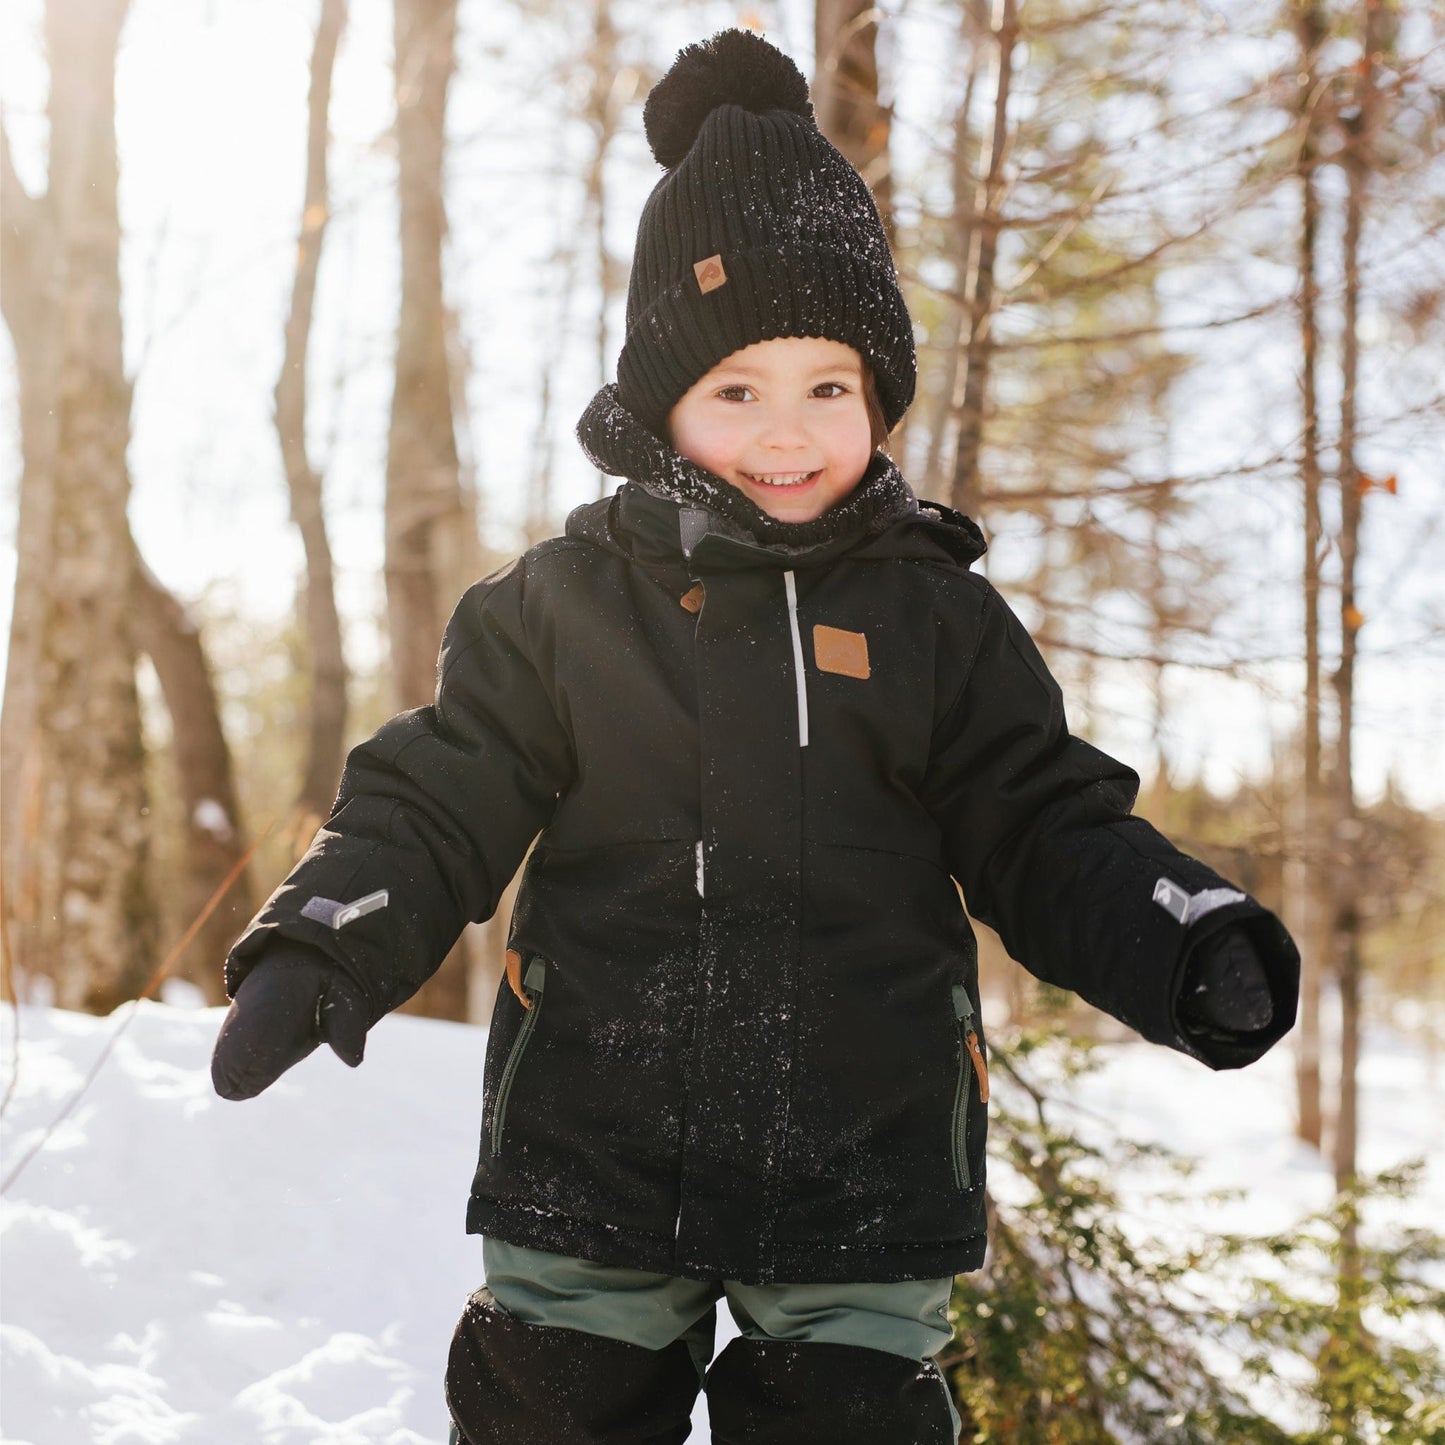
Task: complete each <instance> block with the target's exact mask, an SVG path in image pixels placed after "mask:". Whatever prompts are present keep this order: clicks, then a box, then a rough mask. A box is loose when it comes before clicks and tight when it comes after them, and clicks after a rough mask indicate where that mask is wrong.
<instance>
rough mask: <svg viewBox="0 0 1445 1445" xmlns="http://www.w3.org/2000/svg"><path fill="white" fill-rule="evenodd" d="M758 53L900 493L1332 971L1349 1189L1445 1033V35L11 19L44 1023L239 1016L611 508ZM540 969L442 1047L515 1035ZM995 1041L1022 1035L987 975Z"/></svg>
mask: <svg viewBox="0 0 1445 1445" xmlns="http://www.w3.org/2000/svg"><path fill="white" fill-rule="evenodd" d="M730 23H743V25H751V26H756V27H763V29H766V30H767V32H769V33H770V35H773V38H775V39H777V40H779V42H780V43H783V45H785V46H786V48H788V49H790V51H792V52H793V53H795V55H798V56H799V59H801V62H802V64H803V66H805V69H811V78H812V85H814V94H815V103H816V111H818V117H819V121H821V124H822V129H824V130H825V131H827V133H828V134H829V136H831V137H832V139H834V140H835V142H837V143H838V144H840V147H841V149H842V150H844V152H845V153H847V155H848V156H850V158H851V159H853V160H854V163H855V165H857V166H858V169H860V171H861V172H863V173H864V176H866V178H867V179H868V181H870V182H871V185H873V188H874V194H876V197H877V199H879V205H880V210H881V211H883V214H884V217H886V221H887V225H889V228H890V233H892V236H893V240H894V247H896V251H897V256H899V263H900V270H902V273H903V279H905V286H906V290H907V295H909V301H910V306H912V309H913V315H915V318H916V322H918V337H919V354H920V384H919V396H918V400H916V403H915V406H913V409H912V412H910V413H909V416H907V419H906V420H905V423H903V425H902V426H900V428H899V431H897V432H896V434H894V436H893V439H892V449H893V452H894V455H896V457H899V458H900V461H902V462H903V468H905V474H906V475H909V477H910V478H912V481H913V484H915V488H916V490H918V491H919V493H920V494H923V496H929V497H935V499H938V500H942V501H948V503H951V504H952V506H955V507H958V509H961V510H964V512H968V513H971V514H972V516H975V517H978V519H980V520H981V523H983V525H984V527H985V532H987V533H988V536H990V538H991V540H993V552H991V555H990V558H988V559H987V564H985V565H987V566H988V568H990V571H991V574H993V575H994V579H996V581H998V582H1000V584H1001V585H1004V587H1006V590H1007V591H1009V594H1010V595H1012V597H1013V598H1014V600H1016V601H1017V604H1019V605H1020V608H1022V610H1023V613H1025V616H1026V618H1027V620H1029V623H1030V624H1032V626H1033V629H1035V631H1036V634H1038V636H1039V639H1040V642H1042V644H1043V647H1045V652H1046V653H1048V656H1049V657H1051V662H1052V665H1053V666H1055V669H1056V670H1058V672H1059V675H1061V678H1062V681H1064V683H1065V692H1066V695H1068V696H1069V699H1071V707H1072V717H1074V724H1075V728H1077V730H1079V731H1084V733H1087V734H1091V736H1094V737H1097V738H1098V740H1100V741H1101V743H1103V744H1104V746H1108V747H1111V749H1114V750H1117V751H1120V753H1123V756H1126V757H1129V759H1131V760H1133V762H1134V763H1136V764H1137V766H1140V770H1142V772H1143V773H1144V775H1146V779H1147V788H1146V795H1144V799H1143V802H1142V809H1143V811H1144V812H1146V814H1147V815H1150V816H1152V818H1153V819H1156V821H1157V822H1159V824H1160V825H1162V827H1165V828H1166V829H1168V831H1170V832H1172V834H1175V835H1176V837H1178V838H1179V840H1181V841H1182V844H1183V845H1185V847H1188V848H1194V850H1195V851H1198V853H1201V854H1205V855H1207V857H1209V858H1211V860H1214V861H1217V863H1218V866H1220V867H1221V868H1222V870H1224V871H1225V873H1228V874H1231V876H1234V877H1238V879H1241V880H1243V881H1244V884H1246V886H1247V887H1250V889H1251V890H1254V892H1257V893H1259V894H1260V896H1261V897H1264V899H1266V900H1267V902H1270V903H1272V905H1273V906H1276V907H1279V909H1280V910H1282V912H1283V913H1285V916H1286V918H1287V919H1289V922H1290V925H1292V926H1293V931H1295V933H1296V936H1298V938H1299V939H1301V942H1302V945H1303V949H1305V958H1306V965H1308V967H1306V991H1305V1001H1303V1010H1302V1020H1301V1027H1299V1033H1298V1038H1296V1051H1298V1058H1299V1090H1301V1108H1299V1113H1301V1133H1302V1137H1305V1139H1309V1140H1312V1142H1315V1143H1324V1142H1325V1139H1327V1130H1329V1134H1331V1140H1332V1143H1334V1147H1335V1149H1337V1153H1338V1156H1340V1165H1341V1176H1342V1178H1345V1176H1348V1173H1350V1172H1351V1170H1350V1160H1351V1157H1353V1147H1354V1146H1353V1133H1354V1130H1355V1127H1357V1126H1355V1120H1354V1108H1353V1091H1351V1087H1350V1074H1351V1069H1353V1062H1354V1058H1355V1055H1357V1051H1358V1027H1360V1019H1361V1014H1363V1010H1368V1009H1374V1010H1392V1017H1393V1019H1394V1020H1396V1022H1397V1023H1400V1025H1405V1026H1413V1027H1420V1029H1425V1030H1426V1032H1431V1030H1435V1032H1438V1029H1439V1020H1441V1017H1442V1009H1441V1007H1439V1006H1441V1004H1442V1001H1445V867H1442V860H1445V814H1442V802H1445V769H1442V767H1441V763H1439V750H1441V747H1442V746H1445V722H1442V715H1445V669H1442V666H1441V663H1442V659H1445V578H1442V569H1441V566H1439V562H1438V559H1439V556H1441V552H1442V543H1445V486H1442V470H1441V465H1442V447H1441V442H1442V439H1445V425H1442V423H1445V363H1442V358H1445V236H1442V228H1445V156H1442V147H1441V136H1442V129H1445V53H1442V40H1445V22H1442V17H1441V13H1439V10H1438V9H1436V7H1433V6H1432V4H1429V3H1425V0H1419V3H1415V0H1340V3H1324V0H1319V3H1305V0H1289V3H1282V4H1276V6H1273V7H1257V6H1246V4H1230V3H1221V4H1205V3H1183V0H1181V3H1170V4H1159V3H1133V0H1108V3H1104V4H1098V3H1092V0H1091V3H1075V0H1027V3H1017V0H987V3H983V0H894V3H893V4H890V6H883V7H868V6H866V4H861V3H855V0H816V3H815V4H803V3H795V4H759V6H750V7H743V9H741V10H738V9H737V7H736V6H725V4H708V3H701V0H698V3H689V4H679V6H675V7H672V9H670V10H669V13H668V14H666V17H659V16H657V13H656V10H655V9H653V7H644V6H640V4H629V3H624V0H611V3H608V0H588V3H582V0H572V3H562V0H552V3H548V0H510V3H496V4H488V6H481V4H475V3H473V4H468V6H458V3H457V0H394V4H393V6H390V7H387V6H383V4H381V3H380V0H377V3H371V4H354V6H353V9H351V13H348V7H347V4H345V3H342V0H324V3H321V4H319V6H316V7H312V12H311V13H306V14H302V13H301V12H299V10H296V12H295V13H292V10H285V12H283V10H282V9H279V7H275V9H266V7H257V6H250V7H240V6H237V4H234V0H231V3H228V0H212V3H211V4H210V6H207V7H201V9H199V10H198V12H197V14H191V16H186V17H185V19H181V17H179V16H178V13H176V10H175V7H168V6H165V4H160V3H158V0H131V3H126V0H45V3H43V4H42V0H32V3H30V7H29V13H27V14H25V13H22V7H20V6H16V7H10V9H9V10H7V22H6V25H7V32H6V35H4V40H6V45H4V49H6V52H7V55H9V59H7V61H6V68H4V69H3V71H0V81H3V84H4V90H3V92H0V98H3V101H4V111H3V131H0V182H3V189H0V207H3V228H0V234H3V254H0V264H3V314H4V321H6V332H7V335H9V342H10V354H9V358H7V363H9V366H7V368H6V370H7V371H9V376H10V377H12V379H13V383H12V389H10V397H9V399H10V405H9V406H7V407H6V410H4V426H6V429H7V431H9V432H10V436H12V445H10V451H9V455H7V461H9V465H7V468H6V477H4V481H6V484H7V488H9V490H7V500H9V507H7V513H6V516H7V520H9V523H10V527H12V530H10V532H9V538H10V540H12V546H13V559H14V572H13V604H12V610H10V623H9V653H7V666H6V683H4V712H3V724H4V725H3V754H0V764H3V772H0V783H3V840H4V842H3V863H4V870H3V889H4V893H3V899H4V945H6V987H7V988H9V990H12V991H19V993H22V994H29V996H33V997H38V998H39V997H45V998H53V1000H55V1001H56V1003H59V1004H62V1006H66V1007H79V1009H90V1010H97V1012H105V1010H110V1009H113V1007H114V1006H116V1004H117V1003H118V1001H121V1000H124V998H129V997H134V996H137V994H139V993H142V991H144V990H147V988H155V985H156V983H158V971H160V970H162V968H165V970H166V971H175V972H176V974H179V975H184V977H186V978H189V980H192V981H194V983H195V984H197V985H198V987H201V988H202V990H204V993H205V994H207V997H208V998H211V1000H212V1001H218V1000H220V998H221V993H220V961H221V958H223V955H224V952H225V949H227V945H228V942H230V941H231V938H233V936H234V933H236V932H237V929H238V928H240V925H241V923H243V922H244V920H246V918H247V916H249V915H250V912H251V910H253V907H254V906H256V903H257V902H259V899H260V897H263V896H264V893H266V892H267V890H269V889H270V887H273V886H275V883H276V881H277V880H279V879H280V877H282V876H283V874H285V871H286V870H288V867H289V864H290V861H292V860H293V857H295V855H298V854H299V851H302V848H303V847H305V844H306V841H308V840H309V837H311V834H312V831H314V829H315V827H316V824H318V822H319V821H321V819H322V818H324V816H325V815H327V812H328V809H329V803H331V799H332V796H334V790H335V785H337V777H338V773H340V767H341V760H342V756H344V749H345V747H347V746H348V743H350V741H354V740H355V738H357V737H360V736H364V734H366V733H367V731H370V730H371V728H373V727H374V725H376V724H377V722H379V721H380V720H381V718H384V717H386V715H389V714H390V712H392V711H394V709H397V708H403V707H416V705H422V704H425V702H428V701H429V698H431V694H432V688H434V676H435V653H436V643H438V639H439V634H441V629H442V624H444V621H445V617H447V614H448V610H449V607H451V605H452V603H454V600H455V598H457V597H458V595H460V592H461V591H462V588H464V587H465V585H467V584H468V581H471V579H473V578H475V577H477V575H481V574H483V572H484V571H487V569H490V568H491V566H493V565H496V564H497V562H499V561H501V559H504V558H506V556H509V555H512V553H514V552H516V551H519V549H520V548H523V546H526V545H527V543H529V542H530V540H535V539H538V538H542V536H546V535H551V533H552V532H555V530H556V529H558V527H559V526H561V523H562V520H564V517H565V513H566V510H568V509H569V507H571V506H572V504H575V503H578V501H584V500H587V499H588V497H591V496H595V494H597V493H598V491H600V490H605V488H607V487H608V486H611V484H613V483H611V481H610V480H608V478H601V477H598V475H595V474H592V473H588V471H587V468H585V462H584V460H582V458H581V454H579V451H578V448H577V447H575V442H574V441H572V438H571V428H572V423H574V420H575V418H577V415H578V413H579V410H581V406H582V405H584V403H585V400H587V397H588V396H590V393H591V390H592V389H594V387H595V386H598V384H601V381H604V380H607V379H608V377H610V374H611V366H613V360H614V357H616V351H617V347H618V344H620V325H621V298H623V292H624V288H626V276H627V264H629V253H630V243H631V234H633V227H634V224H636V215H637V211H639V207H640V201H642V198H643V197H644V195H646V192H647V189H649V188H650V185H652V182H653V179H655V176H656V175H657V172H656V168H655V165H653V163H652V160H650V158H649V156H647V153H646V149H644V146H643V143H642V137H640V103H642V100H643V97H644V95H646V92H647V88H649V87H650V84H652V81H653V79H655V78H656V77H657V75H659V74H660V72H662V69H665V68H666V65H668V64H669V62H670V58H672V55H673V53H675V51H676V48H678V46H679V45H682V43H686V42H688V40H691V39H696V38H699V36H702V35H707V33H711V32H712V30H714V29H717V27H721V26H724V25H730ZM267 26H270V29H269V30H267V29H266V27H267ZM186 43H188V45H191V46H192V49H194V51H195V56H197V59H195V61H194V62H188V61H186V51H185V49H184V48H182V45H186ZM188 65H192V69H191V71H186V66H188ZM212 90H214V91H218V92H220V95H218V101H217V103H205V100H204V97H207V95H208V94H210V92H211V91H212ZM233 107H234V108H233ZM263 121H269V123H270V124H263ZM186 131H192V133H195V134H194V142H195V143H194V147H192V150H189V152H188V150H185V149H184V146H182V143H181V140H179V137H181V136H182V134H184V133H186ZM188 155H194V156H197V158H199V172H197V173H192V172H191V171H189V169H188V165H189V162H188V160H186V156H188ZM197 192H199V194H197ZM207 197H214V199H207ZM236 197H238V198H240V201H241V208H240V210H237V208H236V204H234V198H236ZM257 197H263V198H264V199H263V201H259V199H256V198H257ZM620 701H621V702H623V704H626V699H620ZM504 912H506V910H503V913H504ZM503 929H504V918H499V920H497V922H496V923H493V925H491V926H488V928H484V929H475V931H474V933H475V936H468V938H465V939H464V941H462V944H461V945H458V949H457V951H455V954H454V957H452V958H451V959H449V961H448V965H447V967H445V968H444V970H442V972H441V974H438V977H436V978H435V980H434V981H432V983H431V984H428V987H426V988H425V990H423V991H422V994H420V996H418V998H416V1000H415V1001H413V1006H412V1007H416V1009H418V1010H420V1012H426V1013H432V1014H436V1016H442V1017H454V1019H480V1020H484V1019H486V1016H487V1014H488V1012H490V1001H491V996H493V991H494V985H496V978H497V958H499V955H500V951H501V939H503ZM1367 980H1368V987H1367V985H1366V981H1367ZM990 987H991V990H993V991H994V993H996V994H997V996H1000V997H1001V998H1004V1000H1006V1003H1007V1006H1009V1010H1010V1013H1012V1014H1013V1016H1014V1017H1025V1016H1027V1013H1029V1010H1030V1007H1033V1003H1035V1001H1036V998H1035V990H1033V988H1032V985H1029V984H1027V983H1026V981H1025V978H1023V975H1022V974H1019V972H1017V971H1014V970H1012V967H1010V965H1006V962H1004V961H1003V959H1001V957H998V954H997V949H994V957H993V958H991V968H990ZM1432 1036H1433V1035H1432ZM1331 1121H1334V1127H1332V1129H1331Z"/></svg>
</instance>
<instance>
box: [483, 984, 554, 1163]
mask: <svg viewBox="0 0 1445 1445" xmlns="http://www.w3.org/2000/svg"><path fill="white" fill-rule="evenodd" d="M546 983H547V964H546V962H545V960H543V959H540V958H534V959H533V960H532V961H531V963H529V964H528V965H527V976H526V977H525V978H524V979H523V980H522V991H523V992H524V993H525V994H526V995H527V998H528V999H529V1000H530V1002H529V1003H528V1005H527V1012H526V1013H525V1014H523V1015H522V1024H521V1027H520V1028H519V1029H518V1030H517V1037H516V1038H515V1039H513V1040H512V1051H511V1053H509V1054H508V1055H507V1064H506V1067H505V1068H504V1069H503V1070H502V1082H501V1083H500V1084H498V1085H497V1107H496V1109H495V1110H494V1111H493V1113H492V1153H493V1155H498V1154H500V1153H501V1152H502V1127H503V1125H504V1124H505V1123H506V1121H507V1101H508V1099H510V1098H511V1096H512V1085H513V1083H514V1082H515V1081H516V1078H517V1069H518V1068H519V1067H520V1066H521V1063H522V1055H523V1053H524V1052H525V1051H526V1048H527V1040H528V1039H530V1038H531V1037H532V1030H533V1029H534V1028H536V1027H537V1018H538V1016H539V1015H540V1014H541V1012H542V990H543V988H544V987H545V986H546Z"/></svg>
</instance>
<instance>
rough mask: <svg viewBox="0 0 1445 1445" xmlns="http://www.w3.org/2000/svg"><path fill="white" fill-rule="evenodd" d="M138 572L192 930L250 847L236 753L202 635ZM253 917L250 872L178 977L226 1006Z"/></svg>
mask: <svg viewBox="0 0 1445 1445" xmlns="http://www.w3.org/2000/svg"><path fill="white" fill-rule="evenodd" d="M134 567H135V574H134V578H133V581H132V586H133V587H134V589H135V594H134V595H135V597H136V602H137V605H136V625H137V633H138V638H139V642H140V645H141V648H142V649H143V650H144V651H145V653H146V655H147V656H148V657H149V658H150V660H151V662H152V664H153V665H154V667H155V670H156V676H157V677H158V678H159V679H160V684H161V691H162V692H163V693H164V694H165V700H166V709H167V711H168V712H169V713H170V716H171V725H172V736H173V741H172V746H173V748H174V750H175V758H176V778H177V783H178V785H179V787H178V791H179V793H180V797H181V805H182V807H183V808H184V810H185V824H184V836H183V842H182V847H183V849H184V857H185V873H184V876H183V878H182V879H181V881H180V887H179V890H178V891H179V898H178V900H177V902H178V905H179V906H178V908H177V910H176V911H177V912H178V914H179V915H180V919H181V922H182V926H183V927H188V926H189V925H190V923H191V922H192V920H193V919H195V918H197V917H198V916H199V915H200V913H201V911H202V910H203V909H204V908H205V906H206V904H207V903H208V902H209V900H210V898H211V895H212V894H213V893H214V892H215V891H216V889H217V888H218V887H219V886H220V885H221V883H222V882H223V880H224V879H225V877H226V875H227V874H228V873H230V871H231V870H232V868H234V867H235V866H236V864H237V863H238V862H240V860H241V858H242V856H243V855H244V853H245V851H246V839H245V836H244V834H243V832H242V830H241V823H240V813H239V811H238V809H237V807H236V786H235V781H234V777H233V775H232V770H231V750H230V748H229V747H228V746H227V745H226V738H225V734H224V733H223V732H222V731H221V715H220V709H219V708H218V706H217V704H216V690H215V687H214V685H213V683H212V681H211V671H210V667H209V666H208V665H207V662H206V656H205V652H204V651H203V649H202V647H201V637H200V633H199V632H198V631H197V629H196V625H195V623H194V622H193V621H192V620H191V619H190V618H189V617H188V616H187V615H186V611H185V608H184V607H182V606H181V604H180V603H179V602H177V601H176V599H175V598H174V597H173V596H171V594H170V593H169V592H168V591H167V590H166V589H165V588H164V587H163V586H161V584H160V583H159V582H158V581H157V580H156V578H155V576H154V575H153V574H152V573H151V571H150V569H149V568H148V567H147V566H146V565H145V563H144V562H143V561H142V560H141V558H140V555H139V554H138V553H137V554H136V556H135V558H134ZM254 912H255V903H254V895H253V894H252V891H251V882H250V879H249V877H248V876H247V875H246V873H244V872H243V873H242V874H241V875H240V877H238V878H237V880H236V881H235V882H234V883H233V884H232V885H231V887H230V890H229V892H228V893H227V894H226V895H225V897H223V898H222V900H221V902H220V903H219V904H218V905H217V907H216V909H215V911H214V912H213V913H212V914H211V916H210V917H209V918H208V919H207V920H206V922H205V923H204V924H203V925H202V926H201V928H200V929H199V930H198V932H197V933H196V936H195V938H194V939H192V940H191V943H190V944H189V946H188V947H187V949H186V951H185V952H184V953H183V954H182V955H181V957H180V958H179V959H178V960H177V971H178V972H179V973H181V974H183V975H184V976H185V977H187V978H189V979H191V981H192V982H194V983H195V984H197V985H198V986H199V987H200V988H201V989H202V990H203V991H204V993H205V994H206V997H207V998H208V999H209V1000H210V1002H212V1003H221V1002H223V1001H224V999H225V996H226V990H225V986H224V984H223V983H222V980H221V960H222V959H223V958H225V956H226V952H227V950H228V949H229V948H230V946H231V944H232V943H233V942H234V941H235V938H236V935H237V934H238V933H239V932H240V931H241V929H242V928H244V927H245V926H246V920H247V919H248V918H250V916H251V915H252V913H254Z"/></svg>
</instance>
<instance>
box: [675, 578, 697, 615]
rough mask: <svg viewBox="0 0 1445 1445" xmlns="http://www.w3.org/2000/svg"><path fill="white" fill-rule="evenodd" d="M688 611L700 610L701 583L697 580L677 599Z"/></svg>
mask: <svg viewBox="0 0 1445 1445" xmlns="http://www.w3.org/2000/svg"><path fill="white" fill-rule="evenodd" d="M677 600H678V601H679V602H680V603H682V605H683V606H684V607H686V608H687V610H688V611H689V612H701V611H702V583H701V582H698V583H696V584H695V585H694V586H692V587H689V588H688V590H687V591H686V592H684V593H683V594H682V596H681V597H679V598H678V599H677Z"/></svg>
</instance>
